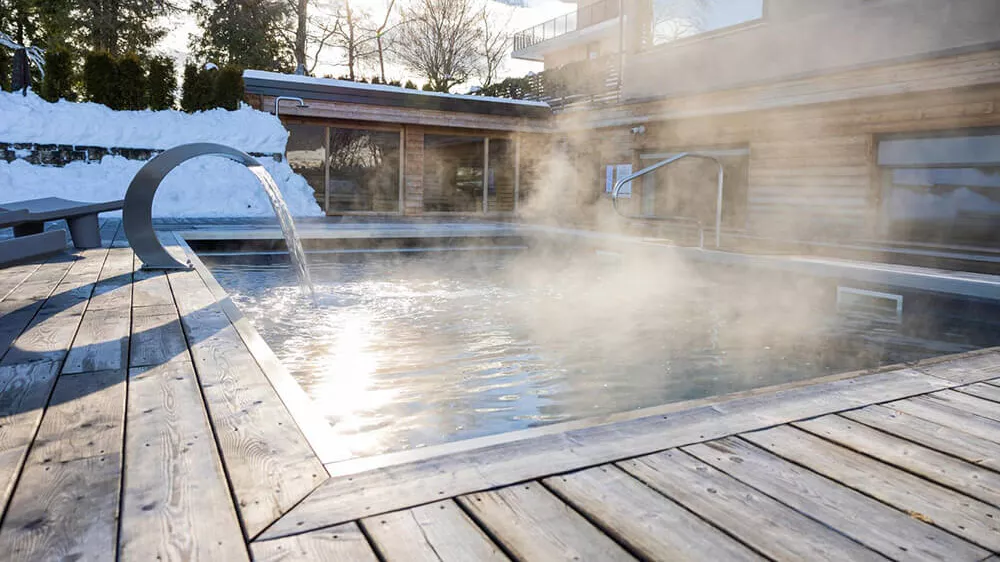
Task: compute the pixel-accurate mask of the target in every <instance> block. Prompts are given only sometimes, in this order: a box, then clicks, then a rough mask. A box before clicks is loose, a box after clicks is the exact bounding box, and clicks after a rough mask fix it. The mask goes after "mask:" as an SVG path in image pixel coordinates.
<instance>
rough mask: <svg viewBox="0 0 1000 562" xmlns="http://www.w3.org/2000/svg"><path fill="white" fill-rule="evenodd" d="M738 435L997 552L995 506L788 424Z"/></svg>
mask: <svg viewBox="0 0 1000 562" xmlns="http://www.w3.org/2000/svg"><path fill="white" fill-rule="evenodd" d="M741 437H743V438H744V439H747V440H748V441H750V442H752V443H754V444H756V445H757V446H759V447H762V448H765V449H767V450H768V451H771V452H772V453H775V454H777V455H779V456H781V457H782V458H785V459H787V460H790V461H792V462H795V463H797V464H800V465H802V466H805V467H807V468H809V469H811V470H813V471H815V472H818V473H819V474H822V475H824V476H826V477H827V478H830V479H832V480H836V481H837V482H840V483H842V484H843V485H845V486H848V487H851V488H853V489H855V490H858V491H860V492H862V493H865V494H867V495H869V496H872V497H874V498H876V499H878V500H880V501H882V502H885V503H886V504H888V505H891V506H893V507H896V508H897V509H900V510H902V511H904V512H906V513H909V514H912V516H913V517H916V518H918V519H921V520H924V521H927V522H929V523H932V524H933V525H936V526H938V527H940V528H942V529H945V530H947V531H950V532H951V533H953V534H955V535H957V536H960V537H962V538H964V539H966V540H968V541H969V542H973V543H975V544H978V545H980V546H982V547H984V548H988V549H990V550H992V551H1000V509H998V508H996V507H994V506H991V505H989V504H986V503H983V502H981V501H978V500H975V499H973V498H971V497H968V496H965V495H963V494H959V493H957V492H954V491H952V490H949V489H947V488H944V487H942V486H939V485H937V484H934V483H931V482H929V481H927V480H924V479H922V478H920V477H918V476H914V475H912V474H910V473H908V472H905V471H903V470H899V469H897V468H894V467H891V466H889V465H887V464H884V463H882V462H880V461H877V460H874V459H872V458H870V457H866V456H863V455H859V454H857V453H854V452H851V451H849V450H848V449H845V448H843V447H840V446H839V445H834V444H832V443H830V442H829V441H825V440H824V439H821V438H819V437H816V436H814V435H810V434H808V433H806V432H804V431H801V430H799V429H795V428H793V427H791V426H780V427H775V428H772V429H767V430H763V431H758V432H752V433H746V434H743V435H742V436H741Z"/></svg>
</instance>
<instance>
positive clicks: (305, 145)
mask: <svg viewBox="0 0 1000 562" xmlns="http://www.w3.org/2000/svg"><path fill="white" fill-rule="evenodd" d="M286 128H287V129H288V133H289V136H288V145H287V150H286V153H285V156H286V158H288V165H289V166H290V167H291V168H292V170H293V171H294V172H295V173H296V174H299V175H300V176H302V177H304V178H305V179H306V182H308V183H309V186H310V187H312V188H313V191H314V192H315V196H316V202H317V203H319V206H320V208H322V209H323V210H324V211H325V210H326V207H325V203H326V199H325V197H324V196H323V180H324V177H325V176H324V174H323V156H324V154H325V137H326V127H324V126H322V125H305V124H299V123H288V124H286Z"/></svg>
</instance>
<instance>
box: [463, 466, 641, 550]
mask: <svg viewBox="0 0 1000 562" xmlns="http://www.w3.org/2000/svg"><path fill="white" fill-rule="evenodd" d="M458 501H459V502H461V503H462V505H463V506H464V507H465V509H466V510H467V511H468V512H469V513H471V514H472V516H473V517H475V518H476V519H477V520H478V521H479V523H480V524H481V525H483V526H484V527H486V528H487V529H489V531H490V534H491V535H492V536H493V537H494V538H495V539H496V540H498V541H500V542H501V543H502V544H503V545H504V546H505V547H506V549H507V551H508V552H510V553H511V554H512V555H513V556H514V557H515V558H517V559H519V560H634V558H633V557H632V556H631V555H630V554H628V552H626V551H625V550H624V549H623V548H622V547H620V546H618V544H616V543H615V542H614V541H613V540H611V539H610V538H608V537H607V536H606V535H605V534H604V533H602V532H601V531H600V530H598V529H597V528H596V527H594V526H593V525H591V524H590V523H589V522H588V521H587V520H586V519H584V518H583V517H582V516H581V515H580V514H579V513H577V512H576V511H574V510H573V509H572V508H570V507H569V506H567V505H566V504H564V503H563V502H562V501H560V500H559V498H557V497H555V496H554V495H552V493H551V492H549V491H548V490H546V489H545V488H544V487H543V486H542V485H541V484H539V483H537V482H527V483H524V484H518V485H516V486H509V487H507V488H501V489H499V490H494V491H490V492H483V493H479V494H470V495H468V496H463V497H460V498H458Z"/></svg>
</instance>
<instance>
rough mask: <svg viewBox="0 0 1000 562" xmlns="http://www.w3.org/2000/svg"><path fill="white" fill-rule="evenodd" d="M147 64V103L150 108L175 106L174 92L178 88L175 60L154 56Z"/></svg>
mask: <svg viewBox="0 0 1000 562" xmlns="http://www.w3.org/2000/svg"><path fill="white" fill-rule="evenodd" d="M147 66H148V67H149V76H148V79H147V85H148V89H147V92H146V105H147V106H148V107H149V108H150V109H157V110H160V109H170V108H171V107H173V106H174V92H175V91H176V90H177V75H176V74H175V73H174V61H172V60H170V58H168V57H152V58H150V59H149V61H148V62H147Z"/></svg>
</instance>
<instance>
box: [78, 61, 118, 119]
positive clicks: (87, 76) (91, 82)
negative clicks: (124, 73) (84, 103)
mask: <svg viewBox="0 0 1000 562" xmlns="http://www.w3.org/2000/svg"><path fill="white" fill-rule="evenodd" d="M116 66H117V65H116V64H115V58H114V57H113V56H111V54H110V53H107V52H104V51H98V52H93V53H89V54H87V56H86V57H85V58H84V61H83V91H84V92H85V93H86V97H87V99H88V100H90V101H92V102H94V103H100V104H104V105H106V106H108V107H113V106H114V105H116V104H115V97H116V96H115V86H116V78H115V74H116V69H115V67H116Z"/></svg>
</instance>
